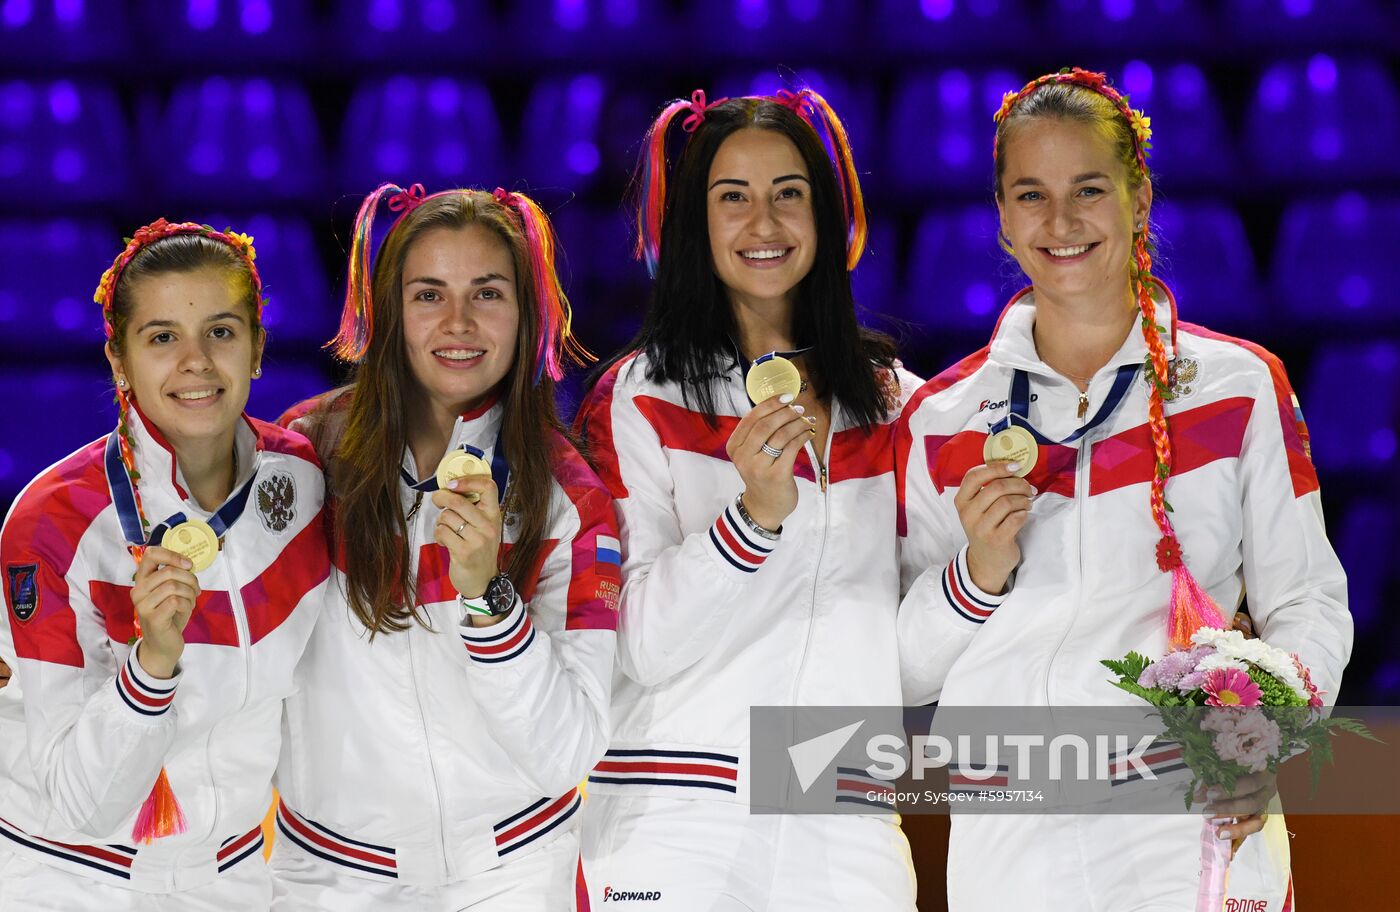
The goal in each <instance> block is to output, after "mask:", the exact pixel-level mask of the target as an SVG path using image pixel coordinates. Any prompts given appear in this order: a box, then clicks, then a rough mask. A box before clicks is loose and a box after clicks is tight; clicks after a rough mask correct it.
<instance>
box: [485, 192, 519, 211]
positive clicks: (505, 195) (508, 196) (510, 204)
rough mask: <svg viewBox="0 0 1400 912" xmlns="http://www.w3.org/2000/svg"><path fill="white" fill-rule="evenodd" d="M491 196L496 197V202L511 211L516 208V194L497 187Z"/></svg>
mask: <svg viewBox="0 0 1400 912" xmlns="http://www.w3.org/2000/svg"><path fill="white" fill-rule="evenodd" d="M491 195H492V196H494V197H495V198H496V202H498V203H500V204H501V205H502V206H505V207H507V208H511V209H513V208H515V204H516V198H515V194H514V193H511V192H510V191H509V190H507V189H505V188H504V187H497V188H496V189H495V190H493V191H491Z"/></svg>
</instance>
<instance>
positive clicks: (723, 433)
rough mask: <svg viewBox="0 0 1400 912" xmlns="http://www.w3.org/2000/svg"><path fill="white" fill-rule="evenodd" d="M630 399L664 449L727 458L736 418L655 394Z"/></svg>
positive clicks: (737, 421)
mask: <svg viewBox="0 0 1400 912" xmlns="http://www.w3.org/2000/svg"><path fill="white" fill-rule="evenodd" d="M632 401H633V403H634V404H635V405H636V406H637V410H638V411H640V412H641V413H642V417H643V418H645V419H646V420H647V423H648V424H650V425H651V427H652V430H654V431H656V436H657V437H659V438H660V439H661V445H662V446H663V447H665V448H666V449H668V450H675V451H678V452H686V453H699V454H700V455H701V456H709V457H711V458H713V459H723V460H724V461H725V462H728V461H729V452H728V450H726V449H725V446H726V444H728V443H729V435H731V434H733V433H734V428H735V427H736V426H737V425H738V424H739V419H738V418H735V417H733V416H732V415H706V414H705V413H704V412H693V411H691V410H690V409H688V408H685V407H684V406H680V405H676V404H675V403H673V402H667V401H666V400H665V399H660V398H657V397H656V396H638V397H636V398H635V399H633V400H632ZM711 421H713V422H714V424H713V426H712V425H711V424H710V422H711ZM809 471H810V469H809Z"/></svg>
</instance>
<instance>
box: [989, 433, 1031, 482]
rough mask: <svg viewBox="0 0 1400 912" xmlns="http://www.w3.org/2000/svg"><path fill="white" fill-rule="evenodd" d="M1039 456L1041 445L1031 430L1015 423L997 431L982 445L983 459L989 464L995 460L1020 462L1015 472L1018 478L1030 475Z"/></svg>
mask: <svg viewBox="0 0 1400 912" xmlns="http://www.w3.org/2000/svg"><path fill="white" fill-rule="evenodd" d="M1039 456H1040V447H1038V446H1037V445H1036V442H1035V438H1034V437H1032V436H1031V432H1030V431H1028V430H1026V429H1025V428H1023V427H1019V426H1017V425H1014V424H1013V425H1011V427H1008V428H1007V429H1006V430H1003V431H997V432H996V433H995V434H993V435H991V436H990V437H988V438H987V442H986V443H984V444H983V445H982V459H983V460H985V461H986V463H987V465H991V464H992V463H994V462H1019V463H1020V464H1021V467H1020V468H1019V469H1017V470H1016V472H1015V475H1016V477H1017V478H1025V477H1026V476H1027V475H1029V474H1030V473H1031V469H1033V468H1035V461H1036V459H1037V458H1039Z"/></svg>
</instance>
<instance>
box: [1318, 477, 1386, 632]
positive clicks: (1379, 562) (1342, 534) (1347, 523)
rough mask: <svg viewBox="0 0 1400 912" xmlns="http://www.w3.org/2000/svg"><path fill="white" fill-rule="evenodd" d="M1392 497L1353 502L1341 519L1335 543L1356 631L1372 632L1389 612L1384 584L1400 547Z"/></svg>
mask: <svg viewBox="0 0 1400 912" xmlns="http://www.w3.org/2000/svg"><path fill="white" fill-rule="evenodd" d="M1396 533H1397V530H1396V518H1395V503H1394V498H1386V497H1378V498H1368V499H1361V500H1357V501H1355V502H1353V503H1352V504H1351V505H1350V506H1349V507H1348V508H1347V511H1346V515H1345V516H1343V518H1342V523H1341V528H1340V529H1339V530H1338V531H1337V534H1336V535H1335V538H1334V542H1335V544H1336V548H1337V556H1338V557H1339V558H1341V560H1342V566H1343V567H1345V568H1346V571H1347V596H1348V607H1350V608H1351V616H1352V618H1353V619H1354V620H1355V622H1356V628H1357V633H1358V634H1365V633H1367V632H1374V630H1375V628H1376V626H1377V624H1378V623H1379V622H1380V621H1382V620H1383V619H1384V618H1385V617H1386V615H1387V614H1388V613H1389V612H1388V611H1387V610H1386V609H1388V607H1389V606H1388V605H1387V604H1386V602H1385V588H1386V583H1387V581H1388V579H1389V577H1390V576H1391V574H1392V573H1393V572H1394V570H1395V563H1394V556H1395V554H1396V553H1397V550H1396V549H1397V548H1400V536H1397V534H1396Z"/></svg>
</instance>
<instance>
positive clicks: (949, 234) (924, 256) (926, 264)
mask: <svg viewBox="0 0 1400 912" xmlns="http://www.w3.org/2000/svg"><path fill="white" fill-rule="evenodd" d="M996 237H997V213H996V209H995V208H994V207H993V206H992V205H991V204H990V203H986V204H982V205H976V206H968V207H966V208H964V209H961V210H955V211H943V210H935V211H933V212H930V213H929V214H928V215H926V216H924V218H923V220H922V221H920V222H919V228H918V231H917V233H916V234H915V236H914V247H913V249H912V250H911V251H910V253H909V259H908V272H907V273H906V278H905V281H904V298H905V301H906V302H907V303H906V306H905V312H904V314H903V316H904V317H906V318H907V319H909V320H913V321H918V322H923V323H927V324H929V325H931V326H934V327H937V328H940V329H941V328H943V327H949V328H954V329H960V330H966V331H971V332H974V333H978V334H982V333H985V334H986V335H988V336H990V335H991V332H992V327H993V326H994V325H995V324H996V318H997V314H999V313H1000V312H1001V308H1002V306H1003V305H1004V304H1005V303H1006V302H1007V300H1008V299H1009V298H1010V297H1011V295H1012V294H1013V293H1014V292H1015V291H1016V290H1017V289H1019V288H1020V287H1021V286H1022V285H1024V284H1026V282H1025V276H1024V275H1023V274H1022V273H1021V270H1020V267H1018V266H1017V265H1016V264H1015V262H1014V261H1013V260H1012V259H1011V257H1010V256H1009V255H1008V254H1006V253H1005V252H1003V251H1002V249H1001V248H1000V247H998V246H997V240H996Z"/></svg>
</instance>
